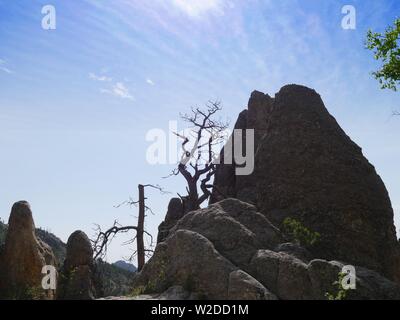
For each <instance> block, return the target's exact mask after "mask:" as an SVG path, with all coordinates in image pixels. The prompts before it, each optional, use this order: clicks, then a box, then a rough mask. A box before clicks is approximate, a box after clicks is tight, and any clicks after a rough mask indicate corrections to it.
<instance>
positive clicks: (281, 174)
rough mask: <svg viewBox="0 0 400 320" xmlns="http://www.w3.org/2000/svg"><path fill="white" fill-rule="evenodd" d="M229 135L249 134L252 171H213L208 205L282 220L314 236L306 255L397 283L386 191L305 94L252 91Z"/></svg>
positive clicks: (295, 89) (316, 99) (295, 88)
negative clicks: (235, 202)
mask: <svg viewBox="0 0 400 320" xmlns="http://www.w3.org/2000/svg"><path fill="white" fill-rule="evenodd" d="M235 128H237V129H254V130H255V170H254V172H253V173H252V174H251V175H248V176H237V175H235V165H234V164H233V165H220V166H219V168H218V171H217V173H216V176H215V188H214V192H213V197H212V199H211V202H212V203H213V202H217V201H219V200H221V199H223V198H225V197H234V198H237V199H240V200H242V201H245V202H248V203H252V204H254V205H256V207H257V209H258V210H259V211H260V212H261V213H262V214H263V215H264V216H265V217H267V218H268V219H269V220H270V221H271V222H272V223H274V224H275V225H276V226H278V227H279V226H281V224H282V222H283V221H284V219H285V218H287V217H292V218H295V219H297V220H299V221H301V222H302V223H303V224H304V225H305V226H306V227H308V228H310V229H312V230H315V231H317V232H318V233H320V235H321V241H319V243H318V245H317V246H316V247H315V248H314V249H313V250H314V252H313V253H314V254H315V255H316V256H318V257H320V258H324V259H327V260H331V259H339V260H343V261H347V262H348V263H352V264H355V265H361V266H364V267H367V268H370V269H372V270H375V271H377V272H379V273H381V274H383V275H384V276H386V277H388V278H390V279H391V280H394V281H397V282H398V283H400V258H399V257H400V250H399V242H398V240H397V239H396V231H395V227H394V223H393V209H392V206H391V202H390V199H389V196H388V192H387V190H386V188H385V185H384V184H383V182H382V180H381V178H380V177H379V175H378V174H377V173H376V171H375V168H374V167H373V166H372V165H371V164H370V163H369V162H368V160H367V159H366V158H365V157H364V156H363V153H362V150H361V148H360V147H359V146H357V145H356V144H355V143H354V142H353V141H352V140H351V139H350V138H349V137H348V136H347V135H346V133H345V132H344V131H343V130H342V129H341V128H340V126H339V125H338V123H337V122H336V120H335V119H334V118H333V117H332V116H331V115H330V114H329V112H328V111H327V109H326V108H325V106H324V103H323V101H322V99H321V97H320V96H319V95H318V94H317V93H316V92H315V91H314V90H312V89H309V88H306V87H303V86H299V85H288V86H285V87H283V88H282V89H281V90H280V91H279V92H278V93H277V94H276V96H275V97H274V98H272V97H270V96H268V95H267V94H264V93H261V92H257V91H255V92H253V93H252V95H251V97H250V100H249V103H248V109H247V110H245V111H243V112H242V113H241V114H240V115H239V118H238V120H237V122H236V125H235Z"/></svg>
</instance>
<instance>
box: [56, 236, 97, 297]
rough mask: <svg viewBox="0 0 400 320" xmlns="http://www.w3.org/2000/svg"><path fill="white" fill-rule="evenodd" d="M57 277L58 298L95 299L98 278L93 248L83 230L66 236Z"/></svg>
mask: <svg viewBox="0 0 400 320" xmlns="http://www.w3.org/2000/svg"><path fill="white" fill-rule="evenodd" d="M59 279H60V280H59V284H58V295H57V298H58V299H60V300H92V299H95V297H96V295H97V292H96V290H97V285H98V279H97V274H96V269H95V265H94V263H93V249H92V246H91V243H90V240H89V238H88V236H87V235H86V234H85V233H84V232H83V231H75V232H74V233H72V234H71V235H70V237H69V238H68V242H67V256H66V259H65V262H64V266H63V268H62V270H61V274H60V278H59Z"/></svg>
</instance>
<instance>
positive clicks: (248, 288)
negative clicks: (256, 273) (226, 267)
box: [228, 270, 277, 300]
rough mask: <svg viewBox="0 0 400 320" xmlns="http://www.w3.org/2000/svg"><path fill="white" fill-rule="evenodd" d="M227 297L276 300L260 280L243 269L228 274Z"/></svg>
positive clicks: (232, 298) (231, 298)
mask: <svg viewBox="0 0 400 320" xmlns="http://www.w3.org/2000/svg"><path fill="white" fill-rule="evenodd" d="M228 298H229V299H230V300H277V297H276V296H275V295H274V294H272V293H271V292H270V291H268V290H267V289H266V288H265V287H264V286H263V285H262V284H261V283H260V282H258V281H257V280H256V279H254V278H253V277H252V276H251V275H249V274H248V273H246V272H244V271H243V270H236V271H233V272H231V274H230V275H229V287H228Z"/></svg>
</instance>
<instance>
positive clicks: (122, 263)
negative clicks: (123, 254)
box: [113, 260, 137, 273]
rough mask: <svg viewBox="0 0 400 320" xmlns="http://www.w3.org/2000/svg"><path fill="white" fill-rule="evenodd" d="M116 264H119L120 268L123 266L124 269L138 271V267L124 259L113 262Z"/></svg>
mask: <svg viewBox="0 0 400 320" xmlns="http://www.w3.org/2000/svg"><path fill="white" fill-rule="evenodd" d="M113 265H114V266H117V267H118V268H121V269H123V270H126V271H129V272H132V273H133V272H136V270H137V268H136V267H135V266H134V265H133V264H132V263H128V262H126V261H123V260H118V261H117V262H114V263H113Z"/></svg>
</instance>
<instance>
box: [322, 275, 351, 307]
mask: <svg viewBox="0 0 400 320" xmlns="http://www.w3.org/2000/svg"><path fill="white" fill-rule="evenodd" d="M345 276H346V274H345V273H343V272H339V279H338V280H337V281H335V282H334V283H333V285H334V286H335V287H336V288H337V292H336V293H329V292H327V293H325V296H326V298H327V299H328V300H346V297H347V290H346V289H344V288H343V286H342V281H343V279H344V277H345Z"/></svg>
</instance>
